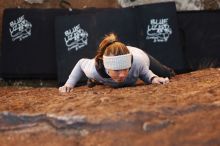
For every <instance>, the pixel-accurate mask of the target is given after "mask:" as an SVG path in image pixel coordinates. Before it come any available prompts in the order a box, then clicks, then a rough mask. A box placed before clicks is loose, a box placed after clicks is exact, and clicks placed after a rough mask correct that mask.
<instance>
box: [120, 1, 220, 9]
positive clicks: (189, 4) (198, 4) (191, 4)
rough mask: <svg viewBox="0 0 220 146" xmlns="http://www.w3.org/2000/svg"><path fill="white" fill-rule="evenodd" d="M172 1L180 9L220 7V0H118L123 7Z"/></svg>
mask: <svg viewBox="0 0 220 146" xmlns="http://www.w3.org/2000/svg"><path fill="white" fill-rule="evenodd" d="M171 1H174V2H175V3H176V8H177V10H178V11H180V10H181V11H182V10H207V9H218V8H219V7H220V0H118V3H119V4H120V5H121V6H122V7H130V6H137V5H143V4H151V3H160V2H171Z"/></svg>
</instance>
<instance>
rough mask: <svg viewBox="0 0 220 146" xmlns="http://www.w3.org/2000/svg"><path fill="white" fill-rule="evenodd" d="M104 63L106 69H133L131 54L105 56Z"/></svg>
mask: <svg viewBox="0 0 220 146" xmlns="http://www.w3.org/2000/svg"><path fill="white" fill-rule="evenodd" d="M103 63H104V67H105V68H106V69H112V70H122V69H128V68H130V67H131V53H129V54H125V55H118V56H105V55H104V56H103Z"/></svg>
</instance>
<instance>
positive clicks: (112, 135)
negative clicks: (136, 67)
mask: <svg viewBox="0 0 220 146" xmlns="http://www.w3.org/2000/svg"><path fill="white" fill-rule="evenodd" d="M0 103H1V104H0V143H1V146H14V145H16V146H24V145H31V146H39V145H43V146H78V145H83V146H93V145H94V146H111V145H115V146H123V145H125V146H136V145H137V146H146V145H149V146H151V145H152V146H161V145H163V146H175V145H178V146H186V145H187V146H215V145H216V146H217V145H220V139H219V135H220V125H219V122H220V118H219V117H220V69H205V70H200V71H196V72H191V73H187V74H182V75H177V76H176V77H174V78H172V79H171V82H170V83H169V84H166V85H143V83H142V82H139V83H138V85H137V86H136V87H126V88H120V89H112V88H110V87H107V86H101V85H99V86H95V87H93V88H88V87H86V86H81V87H76V88H74V90H73V92H71V93H65V94H61V93H59V92H58V89H57V88H49V87H41V88H33V87H13V86H12V87H10V86H7V87H0Z"/></svg>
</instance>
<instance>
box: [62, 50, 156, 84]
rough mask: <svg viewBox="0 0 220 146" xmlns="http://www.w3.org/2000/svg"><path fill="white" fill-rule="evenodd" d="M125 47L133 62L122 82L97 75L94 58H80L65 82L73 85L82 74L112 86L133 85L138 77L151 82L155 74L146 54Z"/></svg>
mask: <svg viewBox="0 0 220 146" xmlns="http://www.w3.org/2000/svg"><path fill="white" fill-rule="evenodd" d="M127 48H128V49H129V51H130V53H131V54H132V56H133V62H132V65H131V68H130V70H129V73H128V76H127V78H126V79H125V81H124V82H123V83H116V82H114V81H113V80H112V79H111V78H103V77H102V76H100V75H99V73H98V72H97V70H96V68H95V59H94V58H93V59H86V58H83V59H80V60H79V61H78V63H77V64H76V65H75V67H74V68H73V70H72V72H71V74H70V75H69V79H68V80H67V81H66V84H68V85H71V86H73V87H74V86H75V85H76V83H77V82H78V81H79V80H80V78H81V76H82V75H83V74H85V75H86V76H87V77H88V78H90V79H94V80H96V81H98V82H100V83H102V84H104V85H109V86H112V87H120V86H133V85H135V83H136V81H137V79H138V78H140V79H141V80H142V81H144V82H145V83H151V82H150V80H151V78H152V77H154V76H156V75H155V74H154V73H153V72H152V71H151V70H150V69H149V66H150V60H149V57H148V56H147V54H146V53H145V52H144V51H142V50H140V49H138V48H135V47H131V46H127Z"/></svg>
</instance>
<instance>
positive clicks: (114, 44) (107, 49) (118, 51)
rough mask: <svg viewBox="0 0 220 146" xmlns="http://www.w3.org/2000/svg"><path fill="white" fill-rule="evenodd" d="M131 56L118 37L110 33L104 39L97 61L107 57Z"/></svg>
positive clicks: (100, 45) (98, 51)
mask: <svg viewBox="0 0 220 146" xmlns="http://www.w3.org/2000/svg"><path fill="white" fill-rule="evenodd" d="M124 54H129V50H128V48H127V47H126V45H125V44H123V43H121V42H119V41H118V39H117V36H116V35H115V34H114V33H110V34H108V35H106V36H105V37H104V39H103V40H102V41H101V43H100V44H99V48H98V50H97V54H96V57H95V59H96V61H97V60H99V59H102V58H103V55H105V56H118V55H124Z"/></svg>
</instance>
